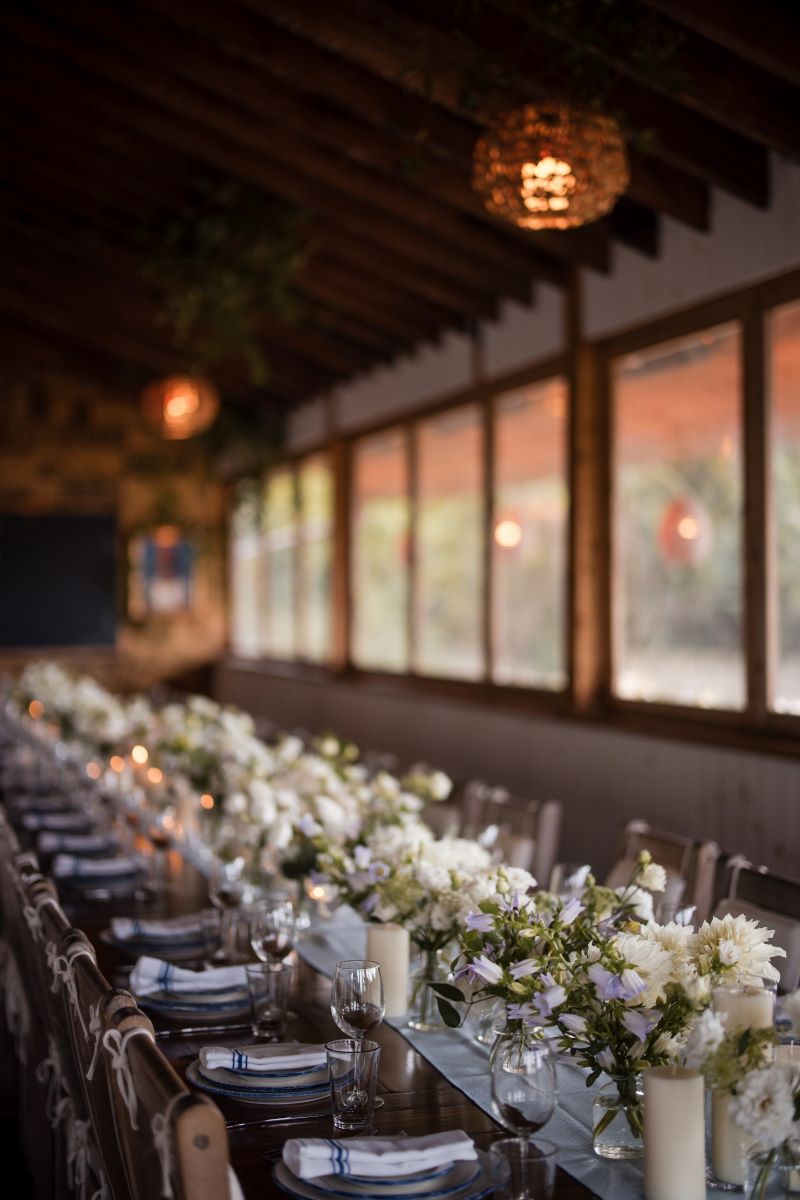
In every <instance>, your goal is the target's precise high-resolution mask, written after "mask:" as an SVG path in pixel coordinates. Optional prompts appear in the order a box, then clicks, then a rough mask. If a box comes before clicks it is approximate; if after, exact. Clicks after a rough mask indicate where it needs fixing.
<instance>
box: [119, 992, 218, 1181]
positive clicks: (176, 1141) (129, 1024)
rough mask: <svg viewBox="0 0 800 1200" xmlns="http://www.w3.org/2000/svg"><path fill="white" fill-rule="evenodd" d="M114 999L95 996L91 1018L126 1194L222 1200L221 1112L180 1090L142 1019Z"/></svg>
mask: <svg viewBox="0 0 800 1200" xmlns="http://www.w3.org/2000/svg"><path fill="white" fill-rule="evenodd" d="M119 999H120V996H119V993H109V994H107V995H106V996H105V997H103V998H102V999H101V1001H100V1012H99V1019H100V1023H101V1028H102V1038H101V1046H102V1051H101V1052H102V1054H103V1056H104V1059H105V1071H106V1077H107V1081H108V1088H109V1091H108V1096H109V1099H110V1107H111V1110H112V1113H113V1120H114V1126H115V1130H116V1143H117V1146H118V1148H119V1154H120V1158H121V1161H122V1165H123V1167H124V1171H125V1177H126V1180H127V1186H128V1196H129V1197H130V1198H131V1200H155V1197H158V1196H166V1197H171V1198H172V1200H230V1197H231V1182H230V1169H229V1165H228V1139H227V1132H226V1129H225V1120H224V1118H223V1116H222V1113H221V1112H220V1111H219V1109H218V1108H217V1106H216V1105H215V1104H213V1103H212V1102H211V1101H210V1100H208V1099H207V1098H206V1097H205V1096H198V1095H195V1094H194V1093H192V1092H190V1091H188V1089H187V1088H186V1087H185V1086H184V1084H183V1083H182V1082H181V1080H180V1079H179V1077H178V1076H177V1075H176V1074H175V1072H174V1071H173V1069H172V1067H171V1066H170V1065H169V1063H168V1062H167V1060H166V1059H165V1058H164V1056H163V1055H162V1054H161V1052H160V1051H159V1050H158V1048H157V1046H156V1043H155V1037H154V1034H153V1027H152V1025H151V1023H150V1021H149V1020H148V1018H147V1017H146V1016H145V1015H144V1013H143V1012H141V1011H140V1009H138V1008H137V1007H136V1005H135V1004H131V1005H130V1006H127V1007H124V1006H123V1007H120V1006H119ZM103 1158H104V1159H105V1158H106V1153H105V1152H104V1153H103ZM115 1200H117V1197H116V1195H115Z"/></svg>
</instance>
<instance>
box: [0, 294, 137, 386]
mask: <svg viewBox="0 0 800 1200" xmlns="http://www.w3.org/2000/svg"><path fill="white" fill-rule="evenodd" d="M0 354H2V357H3V363H4V367H11V369H12V370H14V369H18V370H29V369H30V368H35V369H36V370H45V371H57V372H59V373H61V372H63V373H64V374H67V375H71V376H72V377H73V378H74V379H77V380H79V381H80V380H84V381H91V382H93V383H99V384H100V385H101V386H102V387H105V388H109V389H112V390H113V391H114V394H115V396H119V393H120V391H121V390H123V391H124V390H128V389H130V395H131V399H133V398H134V397H135V396H136V395H137V394H138V393H137V379H138V384H139V386H140V387H141V386H142V385H143V384H144V382H145V379H144V376H143V375H142V374H141V373H139V374H138V375H137V373H136V372H135V371H134V370H133V369H132V367H131V365H130V363H127V362H125V361H123V360H121V359H118V358H116V357H115V356H114V355H113V354H109V353H108V351H107V350H101V349H99V348H97V349H93V350H90V349H89V348H88V347H86V346H81V345H76V344H75V343H74V342H73V341H71V340H70V339H69V338H67V337H65V336H64V335H63V334H57V333H53V332H52V331H50V332H48V333H43V332H42V330H41V327H40V326H34V325H32V324H27V323H26V322H25V321H22V320H15V319H13V318H11V317H10V316H8V315H7V314H5V313H2V314H0Z"/></svg>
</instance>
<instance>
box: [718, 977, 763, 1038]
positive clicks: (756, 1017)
mask: <svg viewBox="0 0 800 1200" xmlns="http://www.w3.org/2000/svg"><path fill="white" fill-rule="evenodd" d="M713 1007H714V1012H715V1013H719V1014H720V1015H725V1016H727V1018H728V1020H727V1021H726V1023H725V1028H726V1029H727V1031H728V1033H730V1032H731V1030H733V1029H769V1028H770V1027H771V1026H772V1024H773V1023H774V1020H775V993H774V991H771V990H770V989H769V988H765V987H756V986H745V987H730V988H729V987H720V988H714V995H713Z"/></svg>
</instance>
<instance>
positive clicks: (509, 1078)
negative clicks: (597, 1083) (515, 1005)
mask: <svg viewBox="0 0 800 1200" xmlns="http://www.w3.org/2000/svg"><path fill="white" fill-rule="evenodd" d="M491 1071H492V1101H493V1103H494V1107H495V1109H496V1111H497V1114H498V1116H499V1118H500V1120H501V1121H502V1123H503V1124H504V1125H505V1126H506V1128H507V1129H510V1130H511V1131H512V1133H516V1134H517V1135H518V1136H519V1137H523V1138H528V1139H530V1138H531V1137H532V1136H533V1134H534V1133H538V1131H539V1130H540V1129H541V1128H542V1127H543V1126H544V1125H546V1124H547V1122H548V1121H549V1120H550V1118H551V1117H552V1115H553V1112H554V1111H555V1107H556V1099H557V1095H558V1092H557V1087H556V1056H555V1054H554V1053H553V1048H552V1046H551V1045H550V1043H549V1042H546V1041H544V1040H543V1039H541V1038H537V1037H526V1036H525V1035H524V1034H521V1035H514V1036H512V1037H500V1038H499V1039H498V1040H497V1042H496V1043H495V1047H494V1050H493V1052H492V1061H491Z"/></svg>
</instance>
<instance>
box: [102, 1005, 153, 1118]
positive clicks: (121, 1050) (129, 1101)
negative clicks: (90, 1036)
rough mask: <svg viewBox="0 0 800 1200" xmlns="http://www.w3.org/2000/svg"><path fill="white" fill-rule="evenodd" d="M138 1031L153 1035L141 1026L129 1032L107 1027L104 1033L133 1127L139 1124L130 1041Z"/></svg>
mask: <svg viewBox="0 0 800 1200" xmlns="http://www.w3.org/2000/svg"><path fill="white" fill-rule="evenodd" d="M138 1033H145V1034H147V1036H148V1037H152V1034H151V1033H150V1030H149V1029H143V1028H142V1027H141V1026H137V1027H136V1028H135V1029H129V1030H128V1032H127V1033H120V1031H119V1030H118V1029H107V1030H106V1031H105V1033H104V1034H103V1046H104V1047H105V1049H106V1050H107V1051H108V1053H109V1055H110V1056H111V1069H112V1071H113V1072H114V1074H115V1075H116V1077H117V1087H118V1088H119V1094H120V1095H121V1096H122V1102H123V1104H124V1105H125V1107H126V1108H127V1110H128V1117H129V1119H130V1123H131V1129H138V1128H139V1126H138V1125H137V1124H136V1109H137V1105H138V1101H137V1098H136V1089H135V1087H134V1084H133V1075H132V1074H131V1068H130V1063H129V1062H128V1042H129V1041H130V1040H131V1038H132V1037H136V1035H137V1034H138Z"/></svg>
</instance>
